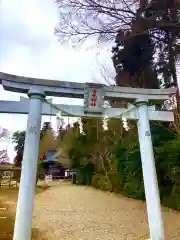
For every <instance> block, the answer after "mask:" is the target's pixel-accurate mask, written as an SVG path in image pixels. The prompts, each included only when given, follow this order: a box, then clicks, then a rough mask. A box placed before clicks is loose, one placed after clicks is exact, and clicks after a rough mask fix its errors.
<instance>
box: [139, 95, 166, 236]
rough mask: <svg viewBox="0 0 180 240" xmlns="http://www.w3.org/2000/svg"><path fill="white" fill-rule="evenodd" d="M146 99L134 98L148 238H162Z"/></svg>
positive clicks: (162, 232)
mask: <svg viewBox="0 0 180 240" xmlns="http://www.w3.org/2000/svg"><path fill="white" fill-rule="evenodd" d="M147 105H148V100H144V99H138V100H136V106H137V114H138V135H139V143H140V152H141V163H142V172H143V179H144V189H145V196H146V207H147V214H148V222H149V230H150V239H152V240H164V228H163V221H162V215H161V204H160V197H159V190H158V182H157V176H156V167H155V162H154V153H153V145H152V139H151V130H150V125H149V117H148V106H147Z"/></svg>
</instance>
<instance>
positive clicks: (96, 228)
mask: <svg viewBox="0 0 180 240" xmlns="http://www.w3.org/2000/svg"><path fill="white" fill-rule="evenodd" d="M16 199H17V190H15V189H6V190H2V189H0V207H4V206H6V207H7V208H8V211H7V213H8V219H7V220H4V219H0V240H10V239H12V231H13V218H14V212H15V206H16ZM2 205H3V206H2ZM0 214H1V215H2V213H0ZM163 215H164V222H165V233H166V239H167V240H170V239H171V240H179V239H180V224H179V223H180V213H178V212H176V211H172V210H168V209H167V208H163ZM3 221H4V223H3ZM5 221H7V222H5ZM2 224H4V225H2ZM5 233H6V235H5ZM3 234H4V235H3ZM8 234H9V235H8ZM147 238H148V225H147V216H146V206H145V203H144V202H142V201H136V200H132V199H127V198H124V197H122V196H120V195H116V194H112V193H107V192H102V191H99V190H96V189H93V188H91V187H84V186H76V185H71V184H70V183H65V182H64V183H63V182H56V183H53V186H52V187H51V188H49V189H48V190H46V191H43V190H42V189H37V193H36V196H35V208H34V216H33V237H32V239H33V240H35V239H36V240H47V239H51V240H59V239H61V240H87V239H88V240H95V239H98V240H102V239H103V240H111V239H112V240H116V239H117V240H139V239H142V240H143V239H147Z"/></svg>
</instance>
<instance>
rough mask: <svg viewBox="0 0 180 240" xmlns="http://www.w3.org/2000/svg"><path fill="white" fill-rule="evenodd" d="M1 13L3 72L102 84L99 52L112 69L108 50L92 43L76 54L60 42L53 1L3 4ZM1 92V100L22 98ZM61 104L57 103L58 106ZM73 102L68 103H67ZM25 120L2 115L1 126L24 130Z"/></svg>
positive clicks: (7, 0) (14, 0)
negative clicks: (56, 35) (56, 30)
mask: <svg viewBox="0 0 180 240" xmlns="http://www.w3.org/2000/svg"><path fill="white" fill-rule="evenodd" d="M0 13H1V14H0V71H1V72H7V73H11V74H17V75H22V76H29V77H37V78H49V79H56V80H63V81H77V82H87V81H89V82H90V81H92V76H93V77H97V78H98V79H99V81H102V79H101V80H100V75H99V71H98V65H97V53H98V52H100V54H99V55H98V59H99V61H101V62H102V61H103V62H106V65H107V63H108V65H110V67H111V60H110V56H109V53H108V51H107V49H106V47H104V48H100V49H98V48H96V47H93V48H92V45H93V43H92V42H91V41H89V42H86V44H85V45H83V46H82V48H81V49H79V50H75V49H74V48H73V47H72V46H71V45H70V44H71V43H69V45H68V44H66V45H62V44H61V43H60V42H58V40H57V38H56V37H55V35H54V28H55V26H56V24H57V23H58V20H59V19H58V14H59V13H58V8H57V6H56V4H55V3H54V1H53V0H31V1H29V0H1V1H0ZM0 91H1V94H0V99H4V100H7V99H11V100H18V99H19V96H20V94H17V93H11V92H5V91H4V90H3V89H2V87H1V88H0ZM61 101H62V99H58V100H57V99H56V102H61ZM71 101H72V100H70V99H69V100H66V102H67V103H70V102H71ZM73 101H74V100H73ZM64 102H65V100H64V99H63V103H64ZM79 102H80V100H79V101H78V100H77V103H79ZM44 119H46V120H48V119H49V118H48V117H46V118H43V120H44ZM52 119H53V122H54V124H55V120H54V118H52ZM26 120H27V116H17V115H12V114H8V115H4V114H1V117H0V126H3V127H5V128H9V129H10V130H17V129H19V130H23V129H25V127H26Z"/></svg>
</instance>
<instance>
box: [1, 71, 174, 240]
mask: <svg viewBox="0 0 180 240" xmlns="http://www.w3.org/2000/svg"><path fill="white" fill-rule="evenodd" d="M0 83H1V84H2V86H3V88H4V89H5V90H7V91H13V92H19V93H26V94H28V96H29V101H27V100H25V99H21V101H20V102H12V101H0V112H1V113H2V112H3V113H7V112H10V113H21V114H27V113H28V122H27V129H26V139H25V146H24V155H23V163H22V171H21V181H20V188H19V195H18V203H17V210H16V219H15V228H14V238H13V239H14V240H30V238H31V226H32V212H33V202H34V191H35V181H36V172H37V160H38V151H39V139H40V126H41V115H42V114H44V115H50V114H52V115H56V114H57V112H58V110H57V108H60V109H62V110H64V111H65V112H67V113H69V114H70V115H74V116H77V115H78V116H89V117H103V116H104V115H105V116H108V117H116V118H121V116H120V114H122V113H124V114H125V116H126V118H127V119H138V134H139V142H140V151H141V161H142V169H143V178H144V186H145V195H146V203H147V213H148V222H149V229H150V237H151V239H153V240H163V239H164V230H163V223H162V216H161V206H160V199H159V191H158V185H157V177H156V170H155V164H154V154H153V146H152V140H151V132H150V126H149V120H158V121H173V120H174V116H173V113H172V112H169V111H156V110H155V108H149V107H148V101H149V100H151V102H153V101H155V102H157V101H158V102H163V101H165V100H167V99H169V97H170V96H171V95H173V94H175V93H176V89H175V88H172V89H136V88H126V87H118V86H105V85H102V84H93V83H87V84H83V83H74V82H61V81H53V80H46V79H34V78H26V77H20V76H15V75H10V74H5V73H0ZM46 96H56V97H70V98H84V106H74V105H57V108H54V109H52V111H49V106H48V104H47V103H45V102H44V99H45V98H46ZM110 99H115V100H117V99H130V100H131V101H132V100H134V104H135V106H136V108H133V109H130V111H127V110H125V109H121V108H105V107H104V106H103V105H104V100H110Z"/></svg>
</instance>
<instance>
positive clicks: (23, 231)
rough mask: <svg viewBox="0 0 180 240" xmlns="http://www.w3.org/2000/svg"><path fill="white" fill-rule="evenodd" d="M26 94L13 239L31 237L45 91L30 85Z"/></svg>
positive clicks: (22, 239) (28, 239)
mask: <svg viewBox="0 0 180 240" xmlns="http://www.w3.org/2000/svg"><path fill="white" fill-rule="evenodd" d="M28 96H29V99H30V101H29V102H30V105H29V114H28V121H27V129H26V139H25V145H24V154H23V162H22V169H21V180H20V187H19V195H18V202H17V209H16V219H15V227H14V237H13V240H30V239H31V228H32V215H33V205H34V192H35V186H36V173H37V162H38V153H39V141H40V128H41V108H42V100H41V99H42V98H45V93H44V92H42V91H41V90H40V89H39V88H38V87H32V89H31V90H30V91H29V92H28Z"/></svg>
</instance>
